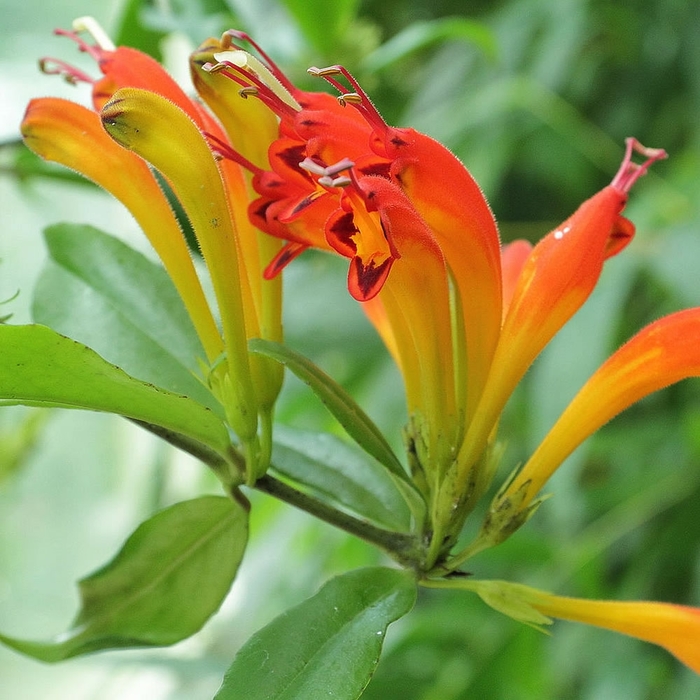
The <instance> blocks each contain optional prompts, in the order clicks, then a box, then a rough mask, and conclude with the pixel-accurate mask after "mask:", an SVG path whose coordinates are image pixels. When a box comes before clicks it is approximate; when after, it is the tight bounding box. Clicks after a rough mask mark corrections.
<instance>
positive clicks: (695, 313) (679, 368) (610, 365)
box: [503, 308, 700, 505]
mask: <svg viewBox="0 0 700 700" xmlns="http://www.w3.org/2000/svg"><path fill="white" fill-rule="evenodd" d="M696 376H700V308H693V309H686V310H684V311H678V312H677V313H675V314H671V315H670V316H665V317H664V318H661V319H659V320H658V321H655V322H654V323H652V324H650V325H649V326H647V327H646V328H644V329H642V330H641V331H640V332H639V333H638V334H637V335H636V336H634V337H633V338H632V339H631V340H629V341H628V342H627V343H626V344H625V345H623V346H622V347H621V348H620V349H619V350H618V351H617V352H616V353H615V354H614V355H612V356H611V357H610V358H609V359H608V360H607V362H605V363H604V364H603V365H602V366H601V367H600V369H598V371H597V372H596V373H595V374H594V375H593V376H592V377H591V378H590V379H589V380H588V381H587V382H586V384H585V385H584V386H583V388H582V389H581V391H580V392H579V393H578V394H577V395H576V397H575V398H574V400H573V401H572V402H571V403H570V404H569V406H568V407H567V408H566V410H565V411H564V413H563V414H562V415H561V417H560V418H559V420H558V421H557V422H556V423H555V425H554V427H553V428H552V429H551V430H550V432H549V433H548V435H547V436H546V437H545V439H544V440H543V441H542V443H541V444H540V446H539V447H538V448H537V450H536V451H535V452H534V454H533V455H532V457H530V459H529V460H528V462H527V463H526V464H525V466H524V467H523V469H522V470H521V471H520V473H519V474H518V475H517V476H516V478H515V479H514V481H513V483H512V484H511V485H510V486H509V487H508V489H507V491H506V493H505V494H504V496H503V498H507V497H508V495H509V494H513V493H515V492H516V491H518V490H519V489H520V488H521V487H523V488H527V498H526V499H525V503H524V505H526V504H527V503H529V502H530V500H531V499H532V498H534V496H535V495H536V494H537V492H538V491H539V490H540V488H541V487H542V486H543V485H544V483H545V482H546V481H547V479H549V477H550V476H551V475H552V474H553V473H554V471H555V470H556V469H557V467H558V466H559V465H560V464H561V463H562V462H563V461H564V460H565V459H566V457H568V456H569V454H571V452H573V450H574V449H576V447H578V445H580V444H581V443H582V442H583V441H584V440H585V439H586V438H587V437H589V436H590V435H592V434H593V433H594V432H595V431H596V430H598V428H600V427H601V426H602V425H604V424H605V423H607V422H608V421H609V420H610V419H611V418H613V417H614V416H616V415H617V414H618V413H620V412H621V411H624V410H625V409H626V408H628V407H629V406H631V405H632V404H633V403H635V402H636V401H639V400H640V399H642V398H644V397H645V396H647V395H648V394H651V393H652V392H654V391H657V390H659V389H662V388H664V387H666V386H669V385H670V384H674V383H675V382H678V381H680V380H681V379H685V378H686V377H696Z"/></svg>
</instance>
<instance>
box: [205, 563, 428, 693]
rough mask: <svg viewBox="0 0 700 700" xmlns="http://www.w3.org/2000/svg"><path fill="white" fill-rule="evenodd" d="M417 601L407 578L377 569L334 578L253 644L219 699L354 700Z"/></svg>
mask: <svg viewBox="0 0 700 700" xmlns="http://www.w3.org/2000/svg"><path fill="white" fill-rule="evenodd" d="M415 598H416V583H415V580H414V578H413V577H412V575H411V574H410V573H409V572H407V571H399V570H396V569H387V568H381V567H376V568H369V569H358V570H356V571H352V572H350V573H347V574H343V575H342V576H338V577H336V578H334V579H332V580H331V581H329V582H328V583H326V584H325V585H324V586H323V588H321V590H320V591H319V592H318V593H317V594H316V595H314V596H313V597H311V598H309V599H308V600H306V601H305V602H303V603H302V604H301V605H298V606H297V607H296V608H293V609H292V610H289V611H287V612H286V613H284V614H282V615H280V616H279V617H278V618H276V619H275V620H273V621H272V622H271V623H270V624H269V625H267V627H264V628H263V629H262V630H260V632H258V633H257V634H255V635H254V636H253V637H251V639H250V640H249V641H248V642H247V643H246V644H245V645H244V646H243V648H242V649H241V650H240V651H239V652H238V655H237V656H236V658H235V659H234V661H233V664H232V665H231V667H230V668H229V670H228V672H227V673H226V676H225V678H224V683H223V685H222V687H221V689H220V690H219V692H218V693H217V695H216V697H215V699H214V700H240V698H245V699H246V700H299V699H300V698H303V699H304V700H326V699H327V698H333V699H334V700H355V699H356V698H358V697H360V695H361V694H362V691H363V690H364V689H365V687H366V686H367V683H369V681H370V678H371V677H372V674H373V673H374V669H375V668H376V665H377V662H378V661H379V654H380V652H381V649H382V643H383V641H384V635H385V631H386V628H387V626H388V625H389V624H390V623H391V622H393V621H394V620H397V619H398V618H400V617H402V616H403V615H405V614H406V613H408V612H409V610H410V609H411V608H412V607H413V604H414V602H415Z"/></svg>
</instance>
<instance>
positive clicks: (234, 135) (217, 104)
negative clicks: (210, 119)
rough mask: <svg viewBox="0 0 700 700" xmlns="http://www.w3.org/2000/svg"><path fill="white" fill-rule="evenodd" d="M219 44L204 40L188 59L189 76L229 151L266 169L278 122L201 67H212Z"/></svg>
mask: <svg viewBox="0 0 700 700" xmlns="http://www.w3.org/2000/svg"><path fill="white" fill-rule="evenodd" d="M218 51H222V45H221V42H220V41H219V40H217V39H208V40H207V41H206V42H204V43H203V44H202V45H201V46H200V47H199V48H198V49H197V51H195V52H194V53H193V54H192V56H191V58H190V73H191V75H192V82H193V83H194V86H195V88H196V89H197V92H198V93H199V95H200V97H201V98H202V99H203V100H204V101H205V102H206V103H207V105H208V106H209V107H210V109H211V110H212V112H214V114H216V116H217V117H218V119H219V121H220V122H221V124H222V126H223V127H224V130H225V131H226V134H227V136H228V138H229V141H230V142H231V145H232V147H233V148H234V150H235V151H236V152H237V153H240V154H241V155H242V156H243V157H244V158H246V159H247V160H249V161H250V162H251V163H253V164H254V165H255V166H257V167H258V168H262V169H264V170H266V169H269V167H270V166H269V163H268V158H267V149H268V148H269V147H270V144H271V143H272V142H273V141H274V140H275V139H276V138H277V136H278V132H279V125H278V119H277V117H276V115H275V114H274V112H273V111H272V110H271V109H270V108H269V107H268V106H267V105H265V104H264V103H263V102H261V101H260V100H257V99H255V98H254V97H252V96H251V97H246V96H245V93H243V94H241V92H240V91H241V86H240V85H238V84H237V83H235V82H234V81H232V80H230V79H229V78H228V77H226V76H225V75H221V74H220V73H218V72H216V71H209V70H204V69H203V67H202V66H204V65H207V64H216V62H217V59H216V58H215V57H214V54H215V53H216V52H218Z"/></svg>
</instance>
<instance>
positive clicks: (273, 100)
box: [202, 61, 301, 119]
mask: <svg viewBox="0 0 700 700" xmlns="http://www.w3.org/2000/svg"><path fill="white" fill-rule="evenodd" d="M202 70H205V71H207V73H221V75H224V76H226V77H227V78H228V79H229V80H233V81H234V82H235V83H238V84H239V85H240V86H241V88H242V89H241V90H240V92H239V94H240V95H241V97H243V98H248V97H251V96H255V97H257V98H258V99H259V100H260V101H261V102H263V103H264V104H266V105H267V106H268V107H269V108H270V109H271V110H272V111H273V112H274V113H275V114H277V115H278V116H279V117H281V116H283V115H286V116H288V117H290V118H291V119H293V118H294V117H295V116H296V113H297V110H296V109H295V108H294V107H293V106H292V105H291V104H289V103H288V102H285V101H284V100H283V99H282V98H281V97H280V96H279V95H278V94H277V93H276V92H274V91H273V90H271V89H270V87H269V86H268V85H267V84H266V83H264V82H263V81H262V80H261V79H260V78H259V77H258V76H257V74H256V73H254V72H253V71H247V70H246V69H245V68H244V67H242V66H237V65H236V64H235V63H231V62H230V61H220V62H219V63H209V62H207V63H203V64H202ZM250 83H253V84H252V85H251V84H250ZM299 109H301V107H299Z"/></svg>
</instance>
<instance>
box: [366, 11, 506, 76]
mask: <svg viewBox="0 0 700 700" xmlns="http://www.w3.org/2000/svg"><path fill="white" fill-rule="evenodd" d="M446 40H457V41H465V42H469V43H472V44H474V45H476V46H477V47H478V48H479V49H481V51H482V52H483V53H484V54H485V55H486V56H487V57H488V58H490V59H494V58H495V57H496V53H497V50H498V44H497V42H496V38H495V36H494V34H493V31H492V30H491V29H490V28H489V27H487V26H486V25H485V24H483V23H482V22H477V21H475V20H471V19H465V18H464V17H442V18H440V19H435V20H429V21H425V22H413V23H412V24H410V25H409V26H408V27H406V29H404V30H403V31H401V32H399V33H398V34H395V35H394V36H393V37H392V38H391V39H389V41H387V42H386V43H384V44H382V46H380V47H379V48H378V49H376V50H375V51H373V52H372V53H371V54H369V56H367V58H366V59H365V61H364V68H365V69H366V70H369V71H378V70H382V69H383V68H386V67H387V66H389V65H391V64H392V63H396V62H397V61H400V60H402V59H403V58H405V57H406V56H407V55H409V54H411V53H413V52H415V51H419V50H420V49H424V48H427V47H429V46H432V45H433V44H437V43H439V42H443V41H446Z"/></svg>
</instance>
